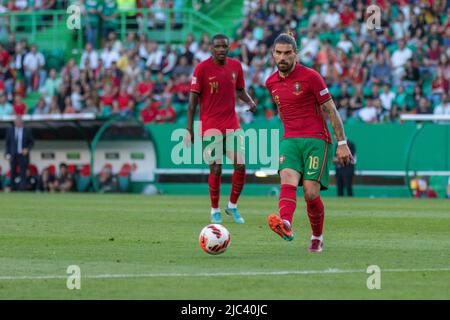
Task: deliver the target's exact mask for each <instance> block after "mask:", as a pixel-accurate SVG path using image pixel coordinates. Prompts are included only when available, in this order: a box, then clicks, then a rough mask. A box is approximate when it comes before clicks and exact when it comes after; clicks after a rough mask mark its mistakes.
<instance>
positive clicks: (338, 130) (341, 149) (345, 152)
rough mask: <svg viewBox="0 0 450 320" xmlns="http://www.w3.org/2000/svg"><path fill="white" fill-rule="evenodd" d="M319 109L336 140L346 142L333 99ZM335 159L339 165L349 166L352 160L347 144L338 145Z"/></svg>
mask: <svg viewBox="0 0 450 320" xmlns="http://www.w3.org/2000/svg"><path fill="white" fill-rule="evenodd" d="M321 107H322V110H323V111H324V112H325V113H326V114H327V115H328V118H329V119H330V122H331V126H332V127H333V131H334V134H335V135H336V139H337V140H338V141H346V140H347V138H346V137H345V132H344V125H343V124H342V119H341V116H340V115H339V112H338V110H337V108H336V105H335V104H334V101H333V99H330V100H328V101H326V102H324V103H323V104H322V105H321ZM336 157H337V159H338V161H339V163H341V164H343V165H347V164H349V163H350V162H351V161H352V159H353V156H352V153H351V152H350V149H349V147H348V145H347V144H341V145H338V147H337V150H336Z"/></svg>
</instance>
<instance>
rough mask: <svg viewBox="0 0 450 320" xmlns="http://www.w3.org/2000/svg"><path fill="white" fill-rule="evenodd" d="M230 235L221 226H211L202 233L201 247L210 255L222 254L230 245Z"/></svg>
mask: <svg viewBox="0 0 450 320" xmlns="http://www.w3.org/2000/svg"><path fill="white" fill-rule="evenodd" d="M230 240H231V237H230V233H229V232H228V230H227V229H226V228H225V227H224V226H222V225H221V224H209V225H207V226H206V227H204V228H203V229H202V231H201V232H200V237H199V241H200V247H201V248H202V249H203V251H205V252H206V253H209V254H220V253H223V252H225V250H227V248H228V246H229V245H230Z"/></svg>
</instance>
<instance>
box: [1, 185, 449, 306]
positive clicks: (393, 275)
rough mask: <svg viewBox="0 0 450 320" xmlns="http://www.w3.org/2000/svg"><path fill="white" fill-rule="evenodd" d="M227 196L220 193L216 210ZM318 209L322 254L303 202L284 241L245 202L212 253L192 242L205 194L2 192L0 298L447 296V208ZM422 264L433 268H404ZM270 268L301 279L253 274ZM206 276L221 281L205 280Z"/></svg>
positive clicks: (393, 202)
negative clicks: (375, 273) (221, 248)
mask: <svg viewBox="0 0 450 320" xmlns="http://www.w3.org/2000/svg"><path fill="white" fill-rule="evenodd" d="M227 200H228V197H226V196H222V199H221V204H222V207H223V205H224V204H225V202H226V201H227ZM324 204H325V210H326V211H325V228H324V232H325V246H324V252H323V253H321V254H310V253H308V252H307V246H308V244H309V237H310V226H309V223H308V220H307V217H306V213H305V204H304V201H303V200H302V199H301V198H299V199H298V206H297V211H296V215H295V216H294V231H295V233H296V239H295V240H294V241H292V242H286V241H283V240H282V239H281V238H280V237H279V236H277V235H276V234H274V233H272V232H271V231H270V230H269V228H268V226H267V224H266V217H267V215H268V214H269V213H275V212H276V209H277V198H264V197H245V196H243V197H242V199H241V200H240V203H239V208H240V211H241V213H242V214H243V216H244V217H245V220H246V224H245V225H236V224H234V223H232V220H231V218H230V217H228V216H226V215H225V214H224V213H223V212H222V215H223V219H224V225H225V226H226V227H227V228H228V230H229V231H230V233H231V237H232V238H231V245H230V247H229V249H228V250H227V252H225V253H224V254H222V255H219V256H210V255H208V254H206V253H204V252H203V251H202V250H201V249H200V246H199V244H198V235H199V232H200V230H201V229H202V228H203V227H204V226H205V225H206V224H208V223H209V198H208V197H195V196H194V197H176V196H154V197H145V196H139V195H91V194H66V195H62V194H53V195H51V194H0V221H1V222H0V252H1V254H0V299H24V298H26V299H410V298H412V299H449V298H450V263H449V262H450V259H449V258H450V255H449V253H450V237H449V230H450V210H449V209H450V202H449V201H445V200H408V199H333V198H325V199H324ZM222 211H223V209H222ZM69 265H79V266H80V268H81V290H68V289H67V288H66V279H67V278H66V277H67V273H66V269H67V267H68V266H69ZM369 265H378V266H379V267H380V268H381V289H380V290H368V289H367V286H366V281H367V278H368V277H369V276H370V274H367V273H366V268H367V267H368V266H369ZM330 269H338V270H341V271H340V272H343V273H339V272H334V271H333V270H331V271H330ZM392 269H395V270H392ZM423 269H434V270H433V271H411V270H423ZM436 269H445V270H443V271H442V270H441V271H436ZM324 270H328V271H327V272H326V273H320V272H321V271H324ZM352 270H354V271H352ZM384 270H386V271H384ZM272 271H274V272H277V271H292V272H298V273H299V274H282V275H276V274H262V275H257V274H255V273H258V272H262V273H270V272H272ZM304 271H313V273H311V274H307V273H302V272H304ZM316 271H318V272H316ZM393 271H395V272H393ZM214 273H225V274H224V275H219V276H205V275H202V274H214ZM243 273H249V274H248V275H246V274H243ZM163 274H165V275H163ZM186 274H188V275H190V276H187V275H186ZM96 275H105V278H92V277H91V276H96ZM107 275H115V276H116V277H117V278H111V277H110V276H107ZM118 275H122V276H118ZM133 275H135V276H134V277H133ZM136 275H140V276H136ZM21 276H23V277H24V278H22V279H20V278H19V277H21ZM37 276H51V277H48V278H45V277H44V278H43V279H39V278H36V277H37Z"/></svg>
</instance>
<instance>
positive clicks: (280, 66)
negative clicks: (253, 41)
mask: <svg viewBox="0 0 450 320" xmlns="http://www.w3.org/2000/svg"><path fill="white" fill-rule="evenodd" d="M293 65H294V63H291V64H290V63H289V62H286V61H283V62H280V63H278V64H277V67H278V70H280V71H281V72H288V71H289V70H291V69H292V66H293Z"/></svg>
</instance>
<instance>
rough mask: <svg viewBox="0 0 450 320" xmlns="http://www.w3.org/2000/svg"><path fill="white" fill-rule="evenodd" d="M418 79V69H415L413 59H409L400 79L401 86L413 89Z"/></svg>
mask: <svg viewBox="0 0 450 320" xmlns="http://www.w3.org/2000/svg"><path fill="white" fill-rule="evenodd" d="M419 79H420V75H419V68H417V66H416V64H415V62H413V59H409V60H408V61H407V62H406V64H405V73H404V75H403V78H402V80H403V81H402V84H403V85H404V86H405V87H415V86H416V84H417V82H418V81H419Z"/></svg>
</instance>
